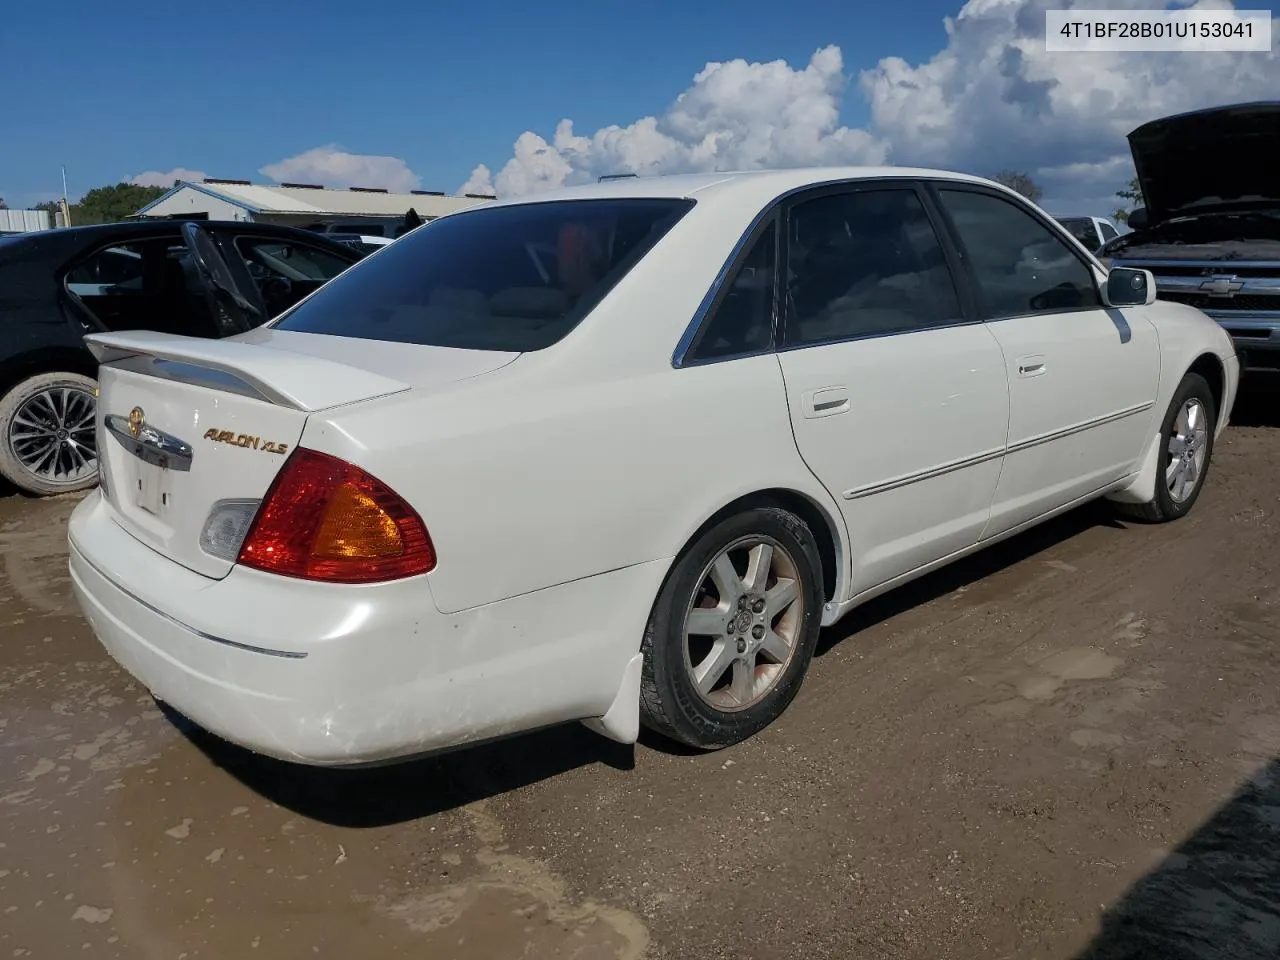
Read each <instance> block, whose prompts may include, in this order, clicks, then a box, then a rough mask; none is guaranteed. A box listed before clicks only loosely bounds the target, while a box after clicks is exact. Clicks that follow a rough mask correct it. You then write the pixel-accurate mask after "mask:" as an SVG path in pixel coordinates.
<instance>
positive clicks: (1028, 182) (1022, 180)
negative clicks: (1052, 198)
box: [991, 170, 1044, 203]
mask: <svg viewBox="0 0 1280 960" xmlns="http://www.w3.org/2000/svg"><path fill="white" fill-rule="evenodd" d="M991 179H992V180H994V181H995V182H996V183H999V184H1003V185H1004V186H1006V187H1008V188H1009V189H1010V190H1013V191H1015V192H1017V193H1020V194H1022V195H1023V196H1024V197H1026V198H1027V199H1028V200H1030V201H1031V202H1032V203H1036V202H1037V201H1039V199H1040V198H1041V197H1043V196H1044V191H1043V190H1041V189H1040V185H1039V184H1038V183H1036V182H1035V181H1034V180H1032V179H1031V174H1029V173H1021V172H1019V171H1017V170H1001V171H1000V172H999V173H997V174H996V175H995V176H994V177H992V178H991Z"/></svg>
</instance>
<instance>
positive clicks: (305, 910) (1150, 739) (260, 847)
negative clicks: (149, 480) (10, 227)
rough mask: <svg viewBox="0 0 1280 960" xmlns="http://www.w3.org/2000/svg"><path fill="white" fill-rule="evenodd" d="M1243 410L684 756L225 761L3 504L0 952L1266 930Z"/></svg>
mask: <svg viewBox="0 0 1280 960" xmlns="http://www.w3.org/2000/svg"><path fill="white" fill-rule="evenodd" d="M1236 419H1237V421H1238V423H1239V425H1238V426H1234V427H1232V428H1231V430H1230V431H1229V432H1228V433H1227V434H1226V436H1225V437H1224V439H1223V441H1222V442H1221V443H1220V444H1219V446H1218V448H1217V450H1216V452H1215V458H1214V463H1213V468H1212V471H1211V474H1210V477H1209V481H1208V486H1207V488H1206V489H1205V492H1204V495H1203V496H1202V498H1201V500H1200V502H1199V504H1198V505H1197V508H1196V510H1195V511H1194V513H1193V514H1192V515H1191V516H1190V517H1189V518H1188V519H1187V520H1185V521H1183V522H1180V523H1177V524H1172V525H1168V526H1162V527H1146V526H1141V525H1127V524H1122V523H1118V522H1116V521H1115V520H1114V519H1113V517H1112V515H1111V513H1110V512H1109V511H1108V510H1107V509H1106V508H1105V506H1098V507H1096V508H1095V507H1090V508H1086V509H1083V510H1080V511H1077V512H1076V513H1074V514H1071V515H1069V516H1066V517H1064V518H1062V519H1060V520H1059V521H1057V522H1054V523H1052V524H1050V525H1048V526H1046V527H1044V528H1042V529H1040V530H1037V531H1034V532H1032V533H1031V534H1029V535H1026V536H1024V537H1022V538H1020V539H1018V540H1015V541H1012V542H1010V543H1007V544H1005V545H1002V546H1000V547H997V548H994V549H993V550H992V551H989V552H988V553H987V554H985V555H981V556H978V557H975V558H972V559H971V560H969V561H966V562H963V563H960V564H958V565H955V566H954V567H953V568H951V569H948V570H945V571H942V572H940V573H939V574H937V575H934V576H932V577H929V578H928V579H926V580H924V581H921V582H919V583H917V584H914V585H912V586H910V587H908V588H906V589H904V590H902V591H899V592H898V593H896V594H893V595H890V596H888V597H885V598H882V599H881V600H880V601H877V602H875V603H874V604H872V605H871V606H869V607H867V608H865V609H863V610H861V611H859V612H856V613H855V614H854V615H853V616H852V618H851V619H850V620H849V621H848V622H845V623H842V624H840V625H839V626H838V628H837V629H836V630H834V631H832V632H831V633H830V635H829V636H827V637H826V638H825V639H824V642H823V645H822V652H821V654H820V656H819V657H818V658H817V660H816V661H815V662H814V665H813V668H812V671H811V672H810V674H809V678H808V679H807V681H806V683H805V686H804V688H803V690H802V691H801V694H800V696H799V698H798V699H797V701H796V702H795V704H794V705H793V706H792V708H791V709H790V711H789V712H788V713H787V714H786V715H785V716H784V717H783V719H782V720H781V721H780V722H779V723H777V724H776V725H775V726H774V727H772V728H771V729H769V730H768V731H766V732H765V733H764V734H763V735H761V736H759V737H758V738H756V739H754V740H752V741H750V742H748V743H745V744H742V745H740V746H738V747H736V748H733V749H730V750H727V751H724V752H722V753H717V754H711V755H692V754H688V753H684V752H680V751H675V750H673V749H672V748H671V747H670V746H669V745H666V744H664V743H662V742H659V741H656V740H652V739H646V740H645V741H644V742H642V743H641V745H639V746H638V747H636V748H635V749H634V750H632V749H629V748H627V749H624V748H621V747H618V746H617V745H614V744H610V743H608V742H606V741H604V740H602V739H600V738H598V737H595V736H594V735H592V734H590V733H589V732H587V731H586V730H585V729H582V728H580V727H568V728H562V729H556V730H550V731H546V732H542V733H538V734H535V735H531V736H526V737H521V738H519V739H515V740H511V741H508V742H504V743H501V744H497V745H493V746H487V747H483V748H479V749H474V750H470V751H463V752H458V753H455V754H451V755H448V756H445V757H440V758H436V759H432V760H427V761H421V762H417V763H414V764H411V765H407V766H400V767H395V768H387V769H381V770H375V771H365V772H325V771H314V770H309V769H302V768H296V767H289V766H286V765H282V764H279V763H275V762H268V761H264V760H260V759H256V758H254V757H252V756H249V755H247V754H245V753H243V752H241V751H239V750H236V749H234V748H231V747H228V746H226V745H223V744H221V743H218V742H216V741H214V740H213V739H212V738H210V737H208V736H207V735H204V734H201V733H199V732H198V731H193V730H189V729H183V725H182V723H181V721H178V722H177V723H176V724H175V722H171V720H170V719H169V718H168V717H166V716H165V715H163V714H162V713H161V712H160V711H158V710H157V709H155V707H154V705H153V703H152V701H151V700H150V699H149V697H148V696H147V695H146V692H145V691H144V690H142V689H140V688H139V687H138V686H137V685H136V684H133V683H131V682H130V681H129V680H128V678H127V677H126V676H125V675H124V674H123V673H121V671H119V670H118V669H116V668H115V667H114V666H113V664H112V663H111V662H110V661H109V660H108V659H107V658H106V657H105V656H104V654H103V653H102V651H101V650H100V648H99V647H98V645H97V643H96V642H95V640H94V639H93V637H92V635H91V634H90V632H89V630H88V628H87V627H86V625H85V624H84V622H83V621H82V620H81V619H80V618H79V616H78V615H77V612H76V609H75V606H74V602H73V600H72V598H71V594H70V590H69V585H68V580H67V574H66V569H65V563H66V556H65V546H64V539H63V538H64V523H65V520H66V517H67V516H68V514H69V513H70V511H71V509H72V508H73V507H74V502H72V501H68V500H53V501H34V500H28V499H25V498H22V497H19V496H16V495H12V494H10V495H7V496H3V495H0V957H11V956H12V957H50V958H59V960H62V958H67V957H73V956H88V957H93V958H99V957H102V958H109V957H127V958H145V960H157V958H166V960H180V958H197V957H201V958H236V960H242V958H246V957H254V956H261V957H264V958H272V960H275V958H295V957H296V958H310V957H315V956H338V957H343V958H347V960H349V958H351V957H358V958H360V960H379V958H391V957H395V958H408V957H422V958H431V960H444V958H474V960H481V958H483V960H505V958H517V957H518V958H524V960H540V958H551V957H556V958H561V957H564V958H578V960H597V958H601V960H614V958H619V960H623V958H625V960H639V958H652V960H668V958H669V960H676V958H696V960H714V958H722V957H723V958H730V957H732V958H760V960H766V958H768V960H772V958H796V957H804V958H822V957H838V958H864V957H866V958H879V957H895V958H896V957H904V958H916V957H919V958H936V957H947V958H960V960H964V958H974V960H977V958H982V960H998V958H1006V957H1008V958H1013V957H1016V958H1019V960H1021V958H1064V960H1065V958H1079V960H1107V958H1120V957H1134V958H1137V957H1160V958H1172V960H1176V958H1182V957H1197V958H1219V957H1221V958H1227V957H1231V958H1255V957H1256V958H1263V957H1267V958H1274V957H1277V956H1280V759H1278V758H1280V649H1278V648H1277V647H1278V645H1280V568H1278V561H1280V520H1278V519H1277V518H1278V516H1280V514H1278V511H1280V394H1276V393H1271V392H1269V391H1268V392H1261V393H1259V392H1256V391H1255V392H1254V393H1253V394H1251V395H1249V396H1246V397H1245V398H1244V399H1243V400H1242V402H1241V405H1240V406H1239V407H1238V412H1237V418H1236Z"/></svg>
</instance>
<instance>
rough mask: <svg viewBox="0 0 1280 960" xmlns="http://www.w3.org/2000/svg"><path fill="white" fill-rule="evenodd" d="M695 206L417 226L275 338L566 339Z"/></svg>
mask: <svg viewBox="0 0 1280 960" xmlns="http://www.w3.org/2000/svg"><path fill="white" fill-rule="evenodd" d="M692 206H693V202H692V201H690V200H673V199H666V198H660V199H619V200H557V201H547V202H543V203H527V204H518V205H513V206H502V207H488V208H480V209H476V210H468V211H466V212H465V213H460V214H455V215H454V216H450V217H442V218H441V219H439V220H435V221H432V222H430V223H427V224H424V225H423V226H421V227H419V228H418V229H416V230H414V231H412V232H411V233H408V234H406V235H405V236H404V237H402V238H400V239H399V240H397V241H396V242H395V243H393V244H391V245H390V246H388V247H386V248H385V249H383V250H380V251H379V252H378V254H377V256H373V257H370V258H369V259H368V260H365V261H363V262H362V263H361V264H359V265H358V266H356V267H353V268H352V269H350V270H348V271H346V272H345V273H343V274H341V275H340V276H337V277H335V278H334V279H333V280H331V281H329V283H327V284H326V285H325V286H324V287H323V288H322V289H321V290H320V291H319V292H318V293H317V294H316V295H315V296H313V297H311V298H310V299H309V300H306V301H304V302H303V303H300V304H299V305H298V306H297V307H296V308H294V309H293V310H292V311H290V312H289V313H286V314H285V315H284V316H282V317H281V318H280V319H279V320H277V321H276V322H275V323H274V324H272V326H273V327H275V328H276V329H278V330H296V331H301V332H304V333H321V334H329V335H331V336H339V337H360V338H364V339H368V340H392V341H396V342H399V343H420V344H426V345H429V346H438V347H461V348H465V349H469V350H500V351H509V352H516V353H523V352H525V351H529V350H541V349H543V348H545V347H549V346H551V345H552V344H553V343H555V342H556V341H558V340H560V339H561V338H562V337H564V336H565V335H566V334H567V333H568V332H569V331H570V330H572V329H573V328H574V326H575V325H576V324H577V323H578V321H580V320H581V319H582V318H583V317H584V316H585V315H586V314H587V312H588V311H590V310H591V308H592V307H594V306H595V305H596V304H597V303H598V302H599V301H600V299H601V298H602V297H604V295H605V294H606V293H608V292H609V291H610V290H611V289H612V288H613V286H614V285H615V284H616V283H617V282H618V281H619V280H621V279H622V278H623V277H624V276H625V275H626V273H627V271H628V270H630V269H631V268H632V267H633V266H634V265H635V264H636V263H637V262H638V261H639V259H640V258H641V257H642V256H644V254H645V253H646V252H647V251H648V250H649V248H650V247H652V246H653V245H654V244H655V243H656V242H657V241H658V240H659V239H660V238H661V237H662V236H663V235H664V234H665V233H666V232H667V231H668V230H670V229H671V228H672V226H674V225H675V223H676V221H678V220H679V219H680V218H681V217H682V216H684V215H685V213H687V212H688V210H689V208H690V207H692Z"/></svg>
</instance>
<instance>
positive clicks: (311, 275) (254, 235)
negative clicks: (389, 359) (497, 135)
mask: <svg viewBox="0 0 1280 960" xmlns="http://www.w3.org/2000/svg"><path fill="white" fill-rule="evenodd" d="M362 256H364V254H363V252H361V251H359V250H356V249H353V248H351V247H349V246H346V245H344V244H341V243H337V242H335V241H333V240H330V239H328V238H326V237H322V236H318V235H317V234H314V233H311V232H309V231H306V230H298V229H294V228H292V227H284V226H273V225H271V224H265V223H231V222H227V223H220V222H217V221H204V222H201V223H199V224H197V223H186V224H183V223H178V222H174V221H170V220H161V221H131V222H126V223H113V224H108V225H104V226H94V227H72V228H69V229H62V230H45V231H41V232H39V233H26V234H21V235H20V236H16V237H5V238H3V239H0V478H3V479H4V480H7V481H8V482H9V483H10V484H12V485H13V486H15V487H17V488H19V489H20V490H24V491H26V492H28V493H31V494H37V495H47V494H58V493H68V492H71V491H73V490H82V489H84V488H86V487H91V486H93V485H94V484H95V483H97V480H98V457H97V443H96V423H95V409H96V397H97V384H96V382H95V376H96V374H97V369H98V364H97V361H96V360H94V358H93V355H92V354H90V353H89V351H88V349H87V348H86V347H85V345H84V336H85V334H89V333H104V332H108V331H121V330H156V331H160V332H163V333H178V334H185V335H186V336H194V337H211V338H221V337H227V336H231V335H232V334H236V333H242V332H244V331H245V330H248V329H250V328H252V327H255V326H257V325H258V324H260V323H263V322H265V321H266V320H268V319H270V318H271V317H273V316H275V315H276V314H278V313H281V312H283V311H284V310H286V309H288V308H289V307H291V306H292V305H293V304H295V303H297V302H298V301H299V300H301V299H302V298H303V297H305V296H307V295H308V294H310V293H311V292H313V291H314V290H317V289H319V287H320V286H321V285H322V284H324V283H325V282H327V281H328V280H330V279H332V278H333V277H335V276H337V275H338V274H339V273H342V272H343V271H344V270H346V269H347V268H348V267H349V266H351V265H352V264H353V263H356V262H357V261H358V260H360V258H361V257H362Z"/></svg>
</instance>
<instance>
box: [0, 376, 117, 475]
mask: <svg viewBox="0 0 1280 960" xmlns="http://www.w3.org/2000/svg"><path fill="white" fill-rule="evenodd" d="M96 390H97V385H96V384H95V383H94V381H93V380H92V379H91V378H89V377H85V376H81V375H80V374H78V373H40V374H36V375H35V376H33V377H29V378H27V379H26V380H23V381H21V382H19V383H18V384H16V385H15V386H14V387H13V388H12V389H11V390H10V391H9V392H8V393H6V394H5V395H4V396H3V397H0V476H3V477H4V478H5V479H6V480H8V481H9V482H10V483H12V484H13V485H14V486H16V487H17V488H18V489H20V490H25V491H26V492H28V493H34V494H39V495H41V496H49V495H52V494H58V493H70V492H72V491H75V490H84V489H87V488H88V487H92V486H93V485H94V484H95V483H97V482H98V452H97V445H96V433H95V429H94V421H95V411H96V410H97V393H96Z"/></svg>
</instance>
